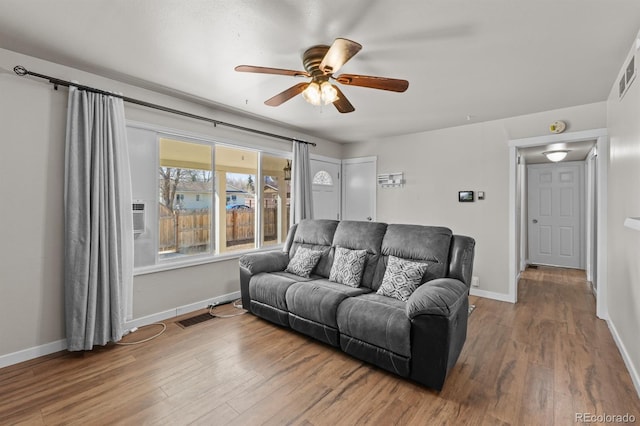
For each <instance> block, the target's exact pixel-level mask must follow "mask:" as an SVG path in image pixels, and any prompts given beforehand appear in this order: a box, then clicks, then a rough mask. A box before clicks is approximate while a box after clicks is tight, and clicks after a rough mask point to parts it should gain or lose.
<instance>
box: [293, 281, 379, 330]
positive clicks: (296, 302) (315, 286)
mask: <svg viewBox="0 0 640 426" xmlns="http://www.w3.org/2000/svg"><path fill="white" fill-rule="evenodd" d="M370 291H371V290H369V289H367V288H362V287H360V288H354V287H349V286H346V285H344V284H338V283H334V282H331V281H329V280H327V279H319V280H315V281H308V282H301V283H295V284H292V285H291V286H290V287H288V288H287V291H286V303H287V307H288V309H289V312H290V313H292V314H294V315H296V316H298V317H301V318H305V319H307V320H311V321H314V322H317V323H320V324H323V325H327V326H329V327H333V328H336V329H337V328H338V324H337V322H336V313H337V311H338V306H339V305H340V303H342V301H343V300H345V299H347V298H349V297H353V296H359V295H362V294H365V293H367V292H370Z"/></svg>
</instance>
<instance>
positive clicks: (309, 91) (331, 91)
mask: <svg viewBox="0 0 640 426" xmlns="http://www.w3.org/2000/svg"><path fill="white" fill-rule="evenodd" d="M302 96H303V97H304V100H305V101H307V102H309V103H310V104H311V105H316V106H317V105H328V104H332V103H334V102H335V101H337V100H338V90H337V89H336V88H335V87H334V86H333V84H331V83H329V82H328V81H323V82H322V83H321V84H318V83H317V82H316V81H313V82H311V83H309V85H308V86H307V88H306V89H304V91H303V92H302Z"/></svg>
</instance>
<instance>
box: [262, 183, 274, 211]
mask: <svg viewBox="0 0 640 426" xmlns="http://www.w3.org/2000/svg"><path fill="white" fill-rule="evenodd" d="M262 197H263V198H264V206H265V207H267V208H269V207H278V188H277V187H275V186H273V185H269V184H265V185H264V187H263V188H262Z"/></svg>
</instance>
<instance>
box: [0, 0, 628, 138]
mask: <svg viewBox="0 0 640 426" xmlns="http://www.w3.org/2000/svg"><path fill="white" fill-rule="evenodd" d="M70 11H72V13H70ZM639 28H640V1H638V0H616V1H615V2H612V1H610V0H563V1H551V0H520V1H513V0H492V1H477V0H434V1H418V0H376V1H371V0H354V1H350V2H343V1H337V0H328V1H323V2H238V1H235V0H217V1H192V2H183V3H181V4H180V7H179V8H178V7H177V6H176V3H175V2H173V1H169V0H140V1H136V2H118V3H117V5H114V4H113V3H112V2H110V1H107V0H96V1H92V2H86V1H84V0H69V1H65V7H60V6H59V3H58V2H47V1H24V0H3V1H2V2H0V47H3V48H6V49H9V50H12V51H16V52H20V53H24V54H27V55H31V56H35V57H39V58H43V59H46V60H49V61H52V62H56V63H60V64H63V65H67V66H69V67H73V68H77V69H81V70H85V71H89V72H93V73H96V74H100V75H103V76H106V77H110V78H114V79H117V80H121V81H124V82H129V83H132V84H134V85H137V86H141V87H144V88H150V89H153V90H156V91H159V92H163V93H167V94H170V95H172V96H178V97H182V98H187V99H190V100H193V101H195V102H198V103H203V104H206V105H210V106H213V107H215V108H218V109H221V110H226V111H233V112H234V113H236V114H240V115H247V116H250V117H254V118H255V117H258V118H262V119H265V120H268V121H269V122H272V123H276V124H280V125H282V126H284V127H287V128H289V129H290V130H291V133H292V134H294V135H295V134H298V133H300V132H303V134H307V135H313V136H317V137H319V138H325V139H328V140H334V141H338V142H360V141H368V140H372V139H375V138H377V137H383V136H394V135H402V134H407V133H415V132H421V131H426V130H433V129H439V128H445V127H451V126H457V125H462V124H467V123H473V122H481V121H486V120H493V119H498V118H504V117H511V116H517V115H522V114H528V113H534V112H539V111H549V110H554V109H558V108H563V107H569V106H574V105H582V104H588V103H593V102H599V101H604V100H606V99H607V96H608V94H609V92H610V90H611V88H612V87H613V85H614V82H615V81H616V80H617V77H618V76H617V73H618V70H619V69H620V68H621V66H622V65H623V63H624V62H625V57H626V55H627V53H628V52H629V49H630V48H631V46H632V44H633V41H634V38H635V36H636V33H637V31H638V29H639ZM337 37H346V38H349V39H352V40H355V41H357V42H359V43H361V44H362V45H363V48H362V50H361V51H360V52H359V53H358V54H357V55H356V56H354V57H353V58H352V59H351V60H350V61H349V62H348V63H346V64H345V65H344V66H343V67H342V69H340V70H339V72H338V73H337V74H342V73H352V74H363V75H373V76H383V77H393V78H400V79H406V80H408V81H409V82H410V85H409V88H408V90H407V91H406V92H405V93H392V92H387V91H382V90H374V89H366V88H362V87H355V86H351V85H345V84H341V85H340V88H341V90H342V91H343V93H344V96H346V97H347V98H348V99H349V101H350V102H351V103H352V104H353V105H354V106H355V108H356V110H355V112H353V113H349V114H340V113H338V112H337V111H336V110H335V108H333V107H332V106H324V107H314V106H311V105H309V104H307V103H306V102H305V101H304V100H303V99H302V96H295V97H294V98H292V99H291V100H289V101H287V102H285V103H283V104H282V105H281V106H279V107H270V106H267V105H265V104H264V101H265V100H267V99H269V98H271V97H272V96H274V95H275V94H277V93H280V92H282V91H283V90H285V89H287V88H289V87H291V86H293V85H294V84H297V83H299V82H301V81H306V80H304V79H296V78H293V77H290V76H282V75H272V74H251V73H240V72H235V71H234V67H235V66H236V65H241V64H249V65H258V66H266V67H275V68H286V69H293V70H301V69H302V68H303V66H302V61H301V55H302V54H303V52H304V51H305V50H306V49H307V48H309V47H310V46H313V45H317V44H327V45H328V44H331V43H332V42H333V40H334V39H335V38H337ZM16 65H17V64H16ZM33 71H34V72H38V71H39V70H33ZM61 72H63V71H61ZM63 74H64V72H63ZM56 77H59V78H67V79H73V75H57V76H56ZM104 89H107V90H108V89H109V88H108V87H105V88H104ZM125 95H126V93H125ZM558 119H562V117H558Z"/></svg>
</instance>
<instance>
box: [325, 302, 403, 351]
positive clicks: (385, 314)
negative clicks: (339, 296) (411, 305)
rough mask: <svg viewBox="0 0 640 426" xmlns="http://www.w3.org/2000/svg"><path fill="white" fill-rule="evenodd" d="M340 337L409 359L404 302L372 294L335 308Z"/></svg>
mask: <svg viewBox="0 0 640 426" xmlns="http://www.w3.org/2000/svg"><path fill="white" fill-rule="evenodd" d="M337 319H338V330H339V331H340V334H344V335H346V336H349V337H352V338H354V339H357V340H360V341H362V342H365V343H368V344H370V345H373V346H377V347H379V348H382V349H386V350H387V351H389V352H392V353H395V354H398V355H401V356H404V357H407V358H409V357H411V321H410V320H409V317H408V316H407V314H406V303H405V302H402V301H400V300H397V299H393V298H391V297H387V296H381V295H379V294H375V293H369V294H364V295H361V296H358V297H351V298H349V299H347V300H345V301H343V302H342V303H341V304H340V306H339V308H338V316H337Z"/></svg>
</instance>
